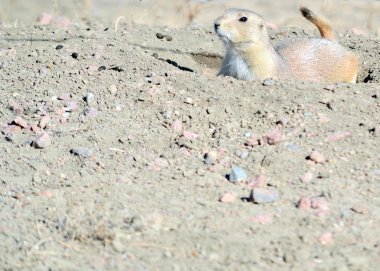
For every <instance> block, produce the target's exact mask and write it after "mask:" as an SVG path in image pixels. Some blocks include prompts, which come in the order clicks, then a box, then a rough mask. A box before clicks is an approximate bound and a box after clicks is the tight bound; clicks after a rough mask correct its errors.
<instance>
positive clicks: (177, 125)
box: [171, 120, 183, 133]
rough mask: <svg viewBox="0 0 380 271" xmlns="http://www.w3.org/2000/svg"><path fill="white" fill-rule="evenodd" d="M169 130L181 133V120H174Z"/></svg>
mask: <svg viewBox="0 0 380 271" xmlns="http://www.w3.org/2000/svg"><path fill="white" fill-rule="evenodd" d="M171 128H172V129H173V131H175V132H179V133H180V132H182V128H183V127H182V121H181V120H175V121H174V122H173V124H172V125H171Z"/></svg>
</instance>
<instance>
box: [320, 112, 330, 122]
mask: <svg viewBox="0 0 380 271" xmlns="http://www.w3.org/2000/svg"><path fill="white" fill-rule="evenodd" d="M317 115H318V119H319V121H320V122H321V123H326V122H329V121H330V119H329V118H328V117H327V116H326V115H325V114H323V113H318V114H317Z"/></svg>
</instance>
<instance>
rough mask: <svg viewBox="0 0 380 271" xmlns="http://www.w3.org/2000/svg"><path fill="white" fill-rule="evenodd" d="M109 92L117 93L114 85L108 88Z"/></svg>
mask: <svg viewBox="0 0 380 271" xmlns="http://www.w3.org/2000/svg"><path fill="white" fill-rule="evenodd" d="M108 90H109V92H110V93H111V94H116V92H117V87H116V86H115V85H111V86H110V87H109V88H108Z"/></svg>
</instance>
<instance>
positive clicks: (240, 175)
mask: <svg viewBox="0 0 380 271" xmlns="http://www.w3.org/2000/svg"><path fill="white" fill-rule="evenodd" d="M247 178H248V176H247V173H246V172H245V170H244V169H242V168H241V167H233V168H232V169H231V172H230V173H229V174H228V180H229V181H230V182H231V183H238V182H242V181H245V180H246V179H247Z"/></svg>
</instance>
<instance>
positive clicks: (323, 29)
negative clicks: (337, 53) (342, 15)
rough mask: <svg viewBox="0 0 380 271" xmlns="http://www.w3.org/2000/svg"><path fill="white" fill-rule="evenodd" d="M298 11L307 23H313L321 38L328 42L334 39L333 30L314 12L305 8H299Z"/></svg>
mask: <svg viewBox="0 0 380 271" xmlns="http://www.w3.org/2000/svg"><path fill="white" fill-rule="evenodd" d="M300 11H301V13H302V15H303V17H305V18H306V19H307V20H308V21H310V22H311V23H313V24H314V25H315V26H316V27H317V28H318V30H319V33H321V36H322V37H323V38H325V39H328V40H334V39H335V37H334V33H333V30H332V28H331V26H330V25H329V24H328V23H327V22H325V21H324V20H322V19H321V18H319V17H318V16H317V15H316V14H315V13H314V12H312V11H311V10H310V9H308V8H306V7H300Z"/></svg>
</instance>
